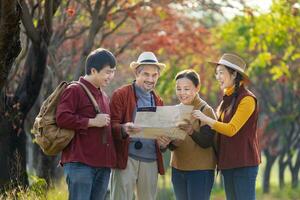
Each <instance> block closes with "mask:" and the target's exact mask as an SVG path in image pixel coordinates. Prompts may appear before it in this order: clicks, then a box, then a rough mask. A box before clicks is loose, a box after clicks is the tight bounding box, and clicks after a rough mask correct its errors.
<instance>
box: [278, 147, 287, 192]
mask: <svg viewBox="0 0 300 200" xmlns="http://www.w3.org/2000/svg"><path fill="white" fill-rule="evenodd" d="M284 157H285V153H282V154H281V155H280V156H279V160H278V165H279V172H278V173H279V188H280V189H283V187H284V186H285V181H284V172H285V169H286V167H287V164H288V163H287V162H286V161H284Z"/></svg>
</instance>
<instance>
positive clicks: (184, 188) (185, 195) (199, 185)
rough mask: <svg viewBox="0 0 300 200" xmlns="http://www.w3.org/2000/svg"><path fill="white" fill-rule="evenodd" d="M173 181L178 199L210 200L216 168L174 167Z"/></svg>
mask: <svg viewBox="0 0 300 200" xmlns="http://www.w3.org/2000/svg"><path fill="white" fill-rule="evenodd" d="M172 183H173V188H174V192H175V196H176V199H177V200H192V199H195V200H208V199H209V197H210V192H211V189H212V186H213V184H214V170H193V171H185V170H178V169H175V168H172Z"/></svg>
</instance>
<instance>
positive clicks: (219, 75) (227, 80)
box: [216, 65, 237, 90]
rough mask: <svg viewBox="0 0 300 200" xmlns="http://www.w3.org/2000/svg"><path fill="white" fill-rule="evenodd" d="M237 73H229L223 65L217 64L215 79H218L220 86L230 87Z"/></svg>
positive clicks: (222, 87)
mask: <svg viewBox="0 0 300 200" xmlns="http://www.w3.org/2000/svg"><path fill="white" fill-rule="evenodd" d="M236 75H237V73H236V72H234V73H230V72H229V70H228V69H227V68H226V67H225V66H224V65H218V66H217V69H216V79H217V80H218V81H219V84H220V88H221V89H222V90H224V89H225V88H229V87H232V86H233V85H234V79H235V78H236Z"/></svg>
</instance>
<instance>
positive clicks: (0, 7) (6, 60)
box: [0, 0, 21, 90]
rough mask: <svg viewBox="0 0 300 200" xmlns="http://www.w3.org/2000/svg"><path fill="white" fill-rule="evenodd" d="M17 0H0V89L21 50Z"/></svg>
mask: <svg viewBox="0 0 300 200" xmlns="http://www.w3.org/2000/svg"><path fill="white" fill-rule="evenodd" d="M17 2H18V1H16V0H10V1H3V0H1V1H0V90H1V89H2V88H3V86H4V85H5V83H6V81H7V77H8V74H9V72H10V69H11V67H12V65H13V63H14V61H15V59H16V57H17V56H18V55H19V53H20V51H21V42H20V7H19V6H18V3H17Z"/></svg>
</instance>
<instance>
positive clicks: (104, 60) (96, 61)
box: [85, 48, 116, 75]
mask: <svg viewBox="0 0 300 200" xmlns="http://www.w3.org/2000/svg"><path fill="white" fill-rule="evenodd" d="M106 65H109V66H110V68H115V67H116V58H115V56H114V55H113V54H112V53H111V52H110V51H108V50H107V49H103V48H99V49H96V50H94V51H92V52H91V53H90V54H89V55H88V57H87V58H86V61H85V74H87V75H90V74H91V70H92V68H95V69H96V70H97V71H98V72H99V71H100V70H102V69H103V68H104V67H105V66H106Z"/></svg>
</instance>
